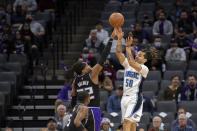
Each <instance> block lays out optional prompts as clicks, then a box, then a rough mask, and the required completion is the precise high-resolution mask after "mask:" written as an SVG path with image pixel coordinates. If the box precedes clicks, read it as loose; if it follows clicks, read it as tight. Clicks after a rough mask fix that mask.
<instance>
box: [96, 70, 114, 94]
mask: <svg viewBox="0 0 197 131" xmlns="http://www.w3.org/2000/svg"><path fill="white" fill-rule="evenodd" d="M99 89H100V90H107V91H111V90H113V89H114V86H113V83H112V81H111V79H110V78H109V77H107V76H105V74H104V72H103V71H101V72H100V74H99Z"/></svg>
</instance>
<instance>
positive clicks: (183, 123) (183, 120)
mask: <svg viewBox="0 0 197 131" xmlns="http://www.w3.org/2000/svg"><path fill="white" fill-rule="evenodd" d="M178 121H179V124H178V125H177V126H175V127H173V129H172V130H171V131H195V129H194V128H192V127H191V126H189V125H187V117H186V115H185V114H180V115H179V116H178Z"/></svg>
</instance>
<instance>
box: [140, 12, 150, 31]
mask: <svg viewBox="0 0 197 131" xmlns="http://www.w3.org/2000/svg"><path fill="white" fill-rule="evenodd" d="M152 25H153V22H152V20H150V18H149V16H148V14H146V13H144V19H143V21H142V26H143V28H147V27H150V28H152Z"/></svg>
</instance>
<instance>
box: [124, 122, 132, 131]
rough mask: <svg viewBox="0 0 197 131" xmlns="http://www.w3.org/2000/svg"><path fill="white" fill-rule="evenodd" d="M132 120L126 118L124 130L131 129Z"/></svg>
mask: <svg viewBox="0 0 197 131" xmlns="http://www.w3.org/2000/svg"><path fill="white" fill-rule="evenodd" d="M131 124H132V123H131V121H129V120H127V119H125V120H124V123H123V131H131V129H130V128H131V127H132V126H131Z"/></svg>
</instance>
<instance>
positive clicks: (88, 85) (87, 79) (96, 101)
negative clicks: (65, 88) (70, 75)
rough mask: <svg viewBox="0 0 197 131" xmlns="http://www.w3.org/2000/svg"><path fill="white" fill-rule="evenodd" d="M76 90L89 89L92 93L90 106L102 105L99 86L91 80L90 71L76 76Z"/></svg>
mask: <svg viewBox="0 0 197 131" xmlns="http://www.w3.org/2000/svg"><path fill="white" fill-rule="evenodd" d="M74 87H75V89H76V92H77V93H79V92H81V91H88V92H89V94H90V104H89V105H88V106H93V107H100V94H99V87H98V85H95V84H94V83H93V82H92V80H91V75H90V73H88V74H85V75H80V76H76V78H75V81H74Z"/></svg>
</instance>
